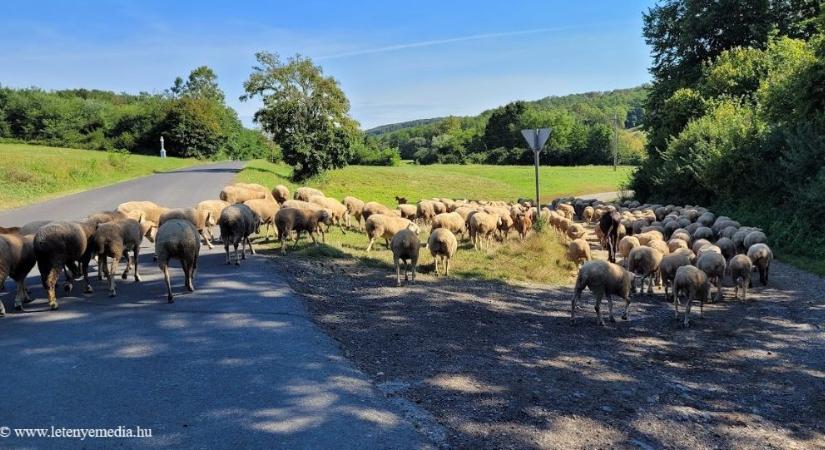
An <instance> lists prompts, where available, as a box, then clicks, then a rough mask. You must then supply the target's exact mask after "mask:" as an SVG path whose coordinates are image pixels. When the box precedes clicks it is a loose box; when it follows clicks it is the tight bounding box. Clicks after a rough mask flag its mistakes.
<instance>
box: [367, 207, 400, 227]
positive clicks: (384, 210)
mask: <svg viewBox="0 0 825 450" xmlns="http://www.w3.org/2000/svg"><path fill="white" fill-rule="evenodd" d="M373 214H383V215H385V216H396V217H401V212H400V211H398V210H397V209H391V208H388V207H386V206H384V205H382V204H381V203H378V202H367V203H366V204H365V205H364V210H363V213H362V215H363V217H364V225H366V223H367V220H369V218H370V216H371V215H373Z"/></svg>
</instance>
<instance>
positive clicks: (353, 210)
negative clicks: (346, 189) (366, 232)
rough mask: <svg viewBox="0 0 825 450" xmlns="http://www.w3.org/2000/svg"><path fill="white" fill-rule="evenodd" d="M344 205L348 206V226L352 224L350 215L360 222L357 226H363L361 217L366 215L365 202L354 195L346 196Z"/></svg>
mask: <svg viewBox="0 0 825 450" xmlns="http://www.w3.org/2000/svg"><path fill="white" fill-rule="evenodd" d="M344 206H346V208H347V226H350V217H352V218H354V219H355V222H356V223H357V224H358V226H357V227H356V228H361V218H362V217H363V216H364V202H363V201H361V200H359V199H357V198H355V197H352V196H346V197H344Z"/></svg>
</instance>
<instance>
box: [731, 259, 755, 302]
mask: <svg viewBox="0 0 825 450" xmlns="http://www.w3.org/2000/svg"><path fill="white" fill-rule="evenodd" d="M752 271H753V262H751V259H750V258H748V257H747V256H746V255H736V256H734V257H733V258H731V260H730V262H729V263H728V272H729V273H730V277H731V279H732V280H733V282H734V285H735V286H736V288H735V289H734V291H733V292H734V296H735V297H736V298H739V289H742V300H747V298H748V287H749V286H750V284H751V272H752Z"/></svg>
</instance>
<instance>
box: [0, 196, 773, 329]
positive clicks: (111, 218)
mask: <svg viewBox="0 0 825 450" xmlns="http://www.w3.org/2000/svg"><path fill="white" fill-rule="evenodd" d="M219 197H220V199H219V200H206V201H203V202H200V203H198V204H197V205H195V206H194V207H192V208H178V209H170V208H165V207H162V206H160V205H157V204H155V203H153V202H149V201H133V202H127V203H122V204H120V205H118V206H117V208H116V209H115V210H113V211H104V212H100V213H96V214H92V215H90V216H88V217H86V218H84V219H82V220H79V221H72V222H65V221H39V222H32V223H28V224H25V225H23V226H21V227H12V228H2V227H0V282H3V281H5V278H6V277H11V278H12V279H13V280H14V281H15V282H16V283H17V293H16V295H15V309H17V310H20V311H22V310H23V305H24V304H26V303H29V302H31V301H32V299H31V297H30V296H29V293H28V290H27V289H26V286H25V278H26V276H27V275H28V273H29V272H30V271H31V269H32V268H33V267H34V265H35V264H37V266H38V269H39V271H40V274H41V281H42V284H43V287H44V289H45V290H46V291H47V293H48V300H49V306H50V307H51V308H52V309H57V307H58V304H57V296H56V286H57V281H58V277H59V275H60V272H61V271H63V272H64V274H65V279H66V282H65V284H64V290H65V291H66V292H67V293H68V292H71V290H72V284H73V282H74V280H77V279H79V278H83V279H84V282H85V291H86V292H92V286H91V283H90V281H89V276H88V268H89V263H90V261H91V260H92V259H95V258H96V259H97V265H98V278H99V279H102V278H103V277H104V276H105V277H106V279H107V280H108V283H109V294H110V296H115V295H116V294H117V286H116V282H115V280H116V274H117V272H118V271H119V264H120V260H121V258H122V257H126V268H125V270H124V271H123V273H122V275H121V277H122V278H123V279H126V278H128V275H129V272H130V271H131V270H132V266H133V265H134V280H135V281H140V275H139V271H138V264H137V259H138V255H139V251H140V244H141V242H142V241H143V238H144V237H145V238H147V239H148V240H149V241H150V242H152V243H154V245H155V258H156V260H157V263H158V266H159V268H160V270H161V271H162V272H163V275H164V280H165V282H166V289H167V299H168V301H169V302H170V303H171V302H172V301H173V295H172V289H171V282H170V277H169V270H168V264H169V260H170V259H172V258H175V259H179V260H180V261H181V266H182V268H183V272H184V276H185V286H186V288H187V289H188V290H189V291H193V290H194V286H193V278H194V274H195V270H196V268H197V263H198V255H199V252H200V247H201V241H202V242H203V245H206V246H208V247H209V248H212V247H213V244H212V240H213V239H214V236H212V234H211V229H212V227H214V226H216V225H217V226H219V228H220V232H221V241H222V243H223V246H224V250H225V253H226V264H231V263H232V262H233V260H234V263H235V264H236V265H239V264H240V261H241V259H245V258H246V247H247V246H248V247H249V251H250V252H252V253H253V254H254V253H255V251H254V249H253V247H252V245H251V243H250V236H251V235H252V234H254V233H256V232H258V231H259V230H261V229H262V227H264V228H263V230H264V231H263V235H264V236H265V237H266V238H269V236H270V233H271V231H272V229H273V228H274V230H275V232H276V233H277V238H278V239H279V240H280V245H281V251H282V252H286V247H287V241H288V240H290V239H294V241H295V242H296V243H297V242H298V240H299V239H300V238H301V235H302V234H304V233H306V234H307V235H308V236H309V237H310V239H312V241H313V242H314V243H315V244H317V240H316V235H317V234H320V235H321V240H322V241H324V240H325V239H326V237H325V232H326V230H327V229H328V228H329V227H330V226H338V227H340V229H341V230H342V232H343V233H346V232H347V230H348V229H349V230H350V231H352V230H358V231H363V232H365V233H366V235H367V238H368V241H367V244H366V251H367V252H369V251H371V250H372V249H373V247H374V245H375V241H376V240H378V239H383V240H384V241H385V243H386V245H387V248H389V249H390V250H391V251H392V254H393V262H394V266H395V272H396V283H397V284H398V285H400V284H401V263H402V262H403V263H404V279H405V280H407V281H408V280H409V279H410V277H409V274H408V272H411V275H412V282H413V283H415V276H416V266H417V264H418V259H419V252H420V249H421V248H422V246H424V247H426V248H428V249H429V251H430V253H431V254H432V256H433V258H434V260H435V273H436V275H437V276H438V275H440V274H441V272H442V270H443V274H444V275H449V270H450V260H451V259H452V258H453V257H454V256H455V253H456V251H457V249H458V242H459V238H458V237H460V238H462V239H469V240H470V241H471V242H472V244H473V247H474V248H476V249H483V248H484V247H485V245H489V242H490V241H491V240H492V239H494V238H498V239H500V240H506V239H507V238H508V236H509V234H510V232H515V233H517V234H518V235H519V237H520V238H521V239H522V240H523V239H524V238H525V236H526V235H527V233H528V232H529V231H530V230H531V228H533V223H534V221H542V222H543V223H547V224H549V225H550V226H552V227H553V228H554V229H555V230H557V231H558V232H559V233H560V234H561V235H562V236H565V238H569V241H570V242H569V244H568V253H567V256H568V258H569V259H570V260H571V261H573V262H574V263H576V264H577V265H578V264H582V265H581V268H580V269H579V272H578V276H577V280H576V288H575V294H574V297H573V301H572V308H571V320H573V321H574V320H575V311H576V302H577V301H578V300H579V298H580V296H581V292H582V290H583V289H584V288H586V287H588V288H590V290H591V291H592V292H593V294H594V296H595V297H596V312H597V314H598V321H599V323H601V324H602V325H604V320H603V318H602V316H601V312H600V303H601V300H602V298H603V297H604V296H607V300H608V309H609V318H610V320H611V321H614V320H615V319H614V318H613V305H612V298H611V296H612V295H618V296H620V297H622V298H623V299H624V300H625V303H626V305H625V310H624V313H623V315H622V318H623V319H626V318H627V308H628V306H629V304H630V293H631V291H632V292H635V289H636V286H635V284H636V283H635V281H636V279H637V278H641V287H642V290H644V283H645V281H646V280H647V282H648V292H653V284H654V281H655V282H656V283H658V284H660V285H662V284H663V285H664V290H665V296H666V297H668V289H669V288H671V287H672V291H673V302H674V306H675V307H676V315H677V318H678V305H679V303H680V301H679V297H680V294H681V295H683V296H685V297H686V298H687V301H686V304H685V325H686V326H687V324H688V315H689V312H690V305H691V300H697V301H699V304H700V311H701V308H703V306H704V301H705V300H709V296H710V290H711V285H713V286H715V287H716V299H717V300H718V299H721V297H722V288H721V283H722V279H723V278H724V277H725V276H726V275H730V276H731V278H732V279H733V280H734V282H735V284H736V293H735V295H736V296H737V297H738V296H739V290H740V289H741V290H742V291H743V296H747V288H748V286H749V285H750V277H751V271H752V269H753V268H754V267H755V268H756V269H758V270H759V274H760V279H761V281H762V283H763V284H767V281H768V271H769V268H770V262H771V260H772V258H773V255H772V253H771V250H770V248H769V247H768V246H767V244H766V241H767V239H766V236H765V234H764V233H763V232H762V231H760V230H758V229H755V228H750V227H743V226H741V225H740V224H739V223H738V222H736V221H734V220H731V219H730V218H727V217H724V216H720V217H716V216H714V214H713V213H711V212H710V211H707V210H706V209H704V208H701V207H692V206H685V207H678V206H674V205H667V206H661V205H640V204H638V203H637V202H625V203H623V204H621V205H614V204H606V203H602V202H598V201H595V200H582V199H566V200H560V199H557V200H554V201H553V203H552V204H550V205H547V206H543V207H541V208H536V207H535V206H533V205H532V204H531V202H530V201H528V200H524V199H519V201H517V202H512V203H509V202H501V201H468V200H453V199H447V198H436V199H430V200H421V201H419V202H417V203H416V204H408V203H407V200H406V199H404V198H400V197H396V200H397V202H398V206H397V208H395V209H393V208H390V207H387V206H385V205H383V204H381V203H378V202H364V201H362V200H359V199H357V198H355V197H351V196H349V197H345V198H344V199H343V201H341V202H339V201H338V200H336V199H334V198H331V197H327V196H326V195H324V193H323V192H321V191H319V190H317V189H313V188H309V187H301V188H298V189H297V190H296V192H295V193H294V196H290V192H289V190H288V189H287V188H286V187H285V186H282V185H278V186H276V187H275V188H274V189H272V190H271V191H270V190H269V189H268V188H266V187H264V186H261V185H259V184H251V183H236V184H233V185H229V186H226V187H224V189H223V190H222V191H221V192H220V195H219ZM575 219H578V221H579V222H578V223H577V222H576V221H575ZM582 222H584V223H587V222H591V223H594V224H595V232H596V235H597V237H598V239H599V241H600V242H601V245H602V247H603V248H604V249H606V250H608V253H609V255H610V256H609V260H610V261H601V260H592V257H591V252H590V244H589V242H588V241H587V240H586V239H585V237H586V230H585V228H584V226H583V225H582ZM425 226H427V227H429V228H430V235H429V238H428V239H427V242H426V243H421V242H420V240H419V235H420V231H421V228H422V227H425ZM457 236H458V237H457ZM230 246H231V247H232V250H234V258H232V252H231V251H230ZM239 246H240V247H241V249H240V252H239V251H238V247H239ZM130 252H131V254H132V255H131V258H130V257H129V253H130ZM617 256H619V257H621V258H622V259H621V261H620V263H619V264H616V263H615V261H616V257H617ZM109 259H111V261H109ZM439 262H441V266H442V270H439ZM2 314H5V310H4V309H3V306H2V303H0V315H2Z"/></svg>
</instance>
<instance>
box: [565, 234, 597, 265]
mask: <svg viewBox="0 0 825 450" xmlns="http://www.w3.org/2000/svg"><path fill="white" fill-rule="evenodd" d="M567 259H569V260H570V261H571V262H573V264H575V265H576V267H579V265H580V264H583V263H586V262H587V261H590V260H591V259H592V258H591V256H590V244H588V243H587V241H586V240H584V239H581V238H580V239H574V240H572V241H571V242H570V244H568V245H567Z"/></svg>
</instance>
